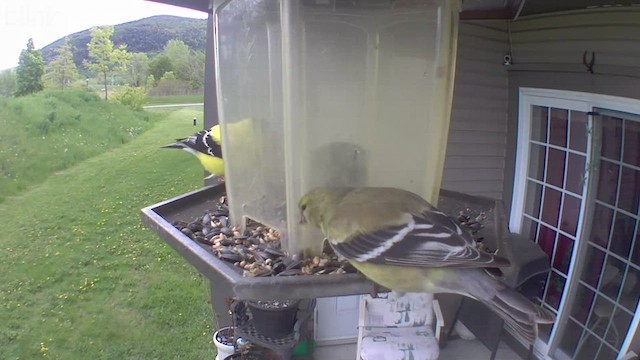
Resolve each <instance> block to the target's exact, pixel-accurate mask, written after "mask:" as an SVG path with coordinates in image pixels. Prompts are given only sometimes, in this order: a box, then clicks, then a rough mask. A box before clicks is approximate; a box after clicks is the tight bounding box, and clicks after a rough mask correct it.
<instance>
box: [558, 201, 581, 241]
mask: <svg viewBox="0 0 640 360" xmlns="http://www.w3.org/2000/svg"><path fill="white" fill-rule="evenodd" d="M579 217H580V199H579V198H577V197H575V196H571V195H568V194H565V195H564V201H563V202H562V220H561V221H560V230H562V231H566V232H567V233H569V234H571V235H574V236H575V235H576V231H577V230H578V218H579Z"/></svg>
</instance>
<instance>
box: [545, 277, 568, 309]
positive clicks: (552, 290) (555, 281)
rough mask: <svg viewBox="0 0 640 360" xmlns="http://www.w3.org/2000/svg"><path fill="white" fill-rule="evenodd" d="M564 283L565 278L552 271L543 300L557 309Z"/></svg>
mask: <svg viewBox="0 0 640 360" xmlns="http://www.w3.org/2000/svg"><path fill="white" fill-rule="evenodd" d="M564 285H565V279H564V278H563V277H562V276H560V275H558V274H556V273H555V272H552V273H551V278H550V279H549V284H548V286H547V293H546V295H545V298H544V301H545V302H546V303H547V304H549V306H551V307H552V308H554V309H556V310H558V306H559V305H560V299H561V298H562V292H563V291H564Z"/></svg>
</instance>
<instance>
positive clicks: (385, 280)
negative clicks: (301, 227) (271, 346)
mask: <svg viewBox="0 0 640 360" xmlns="http://www.w3.org/2000/svg"><path fill="white" fill-rule="evenodd" d="M299 208H300V211H301V215H302V218H301V222H303V223H305V222H308V223H310V224H312V225H315V226H317V227H319V228H320V230H321V231H322V232H323V234H324V235H325V236H326V238H327V240H328V241H329V243H330V245H331V247H332V248H333V250H334V251H335V252H336V253H337V254H338V255H340V256H343V257H345V258H346V259H347V260H349V262H350V263H351V264H352V265H353V266H354V267H355V268H356V269H358V270H359V271H360V272H362V273H363V274H364V275H365V276H366V277H368V278H369V279H370V280H372V281H374V282H375V283H377V284H379V285H381V286H384V287H386V288H389V289H391V290H395V291H398V292H430V293H441V292H442V293H455V294H461V295H465V296H468V297H471V298H473V299H476V300H479V301H481V302H483V303H484V304H486V305H488V306H489V308H491V309H492V310H493V311H495V312H496V313H497V314H498V315H499V316H500V317H502V318H503V319H504V320H505V323H506V324H507V326H509V327H511V328H512V329H514V330H515V331H516V332H517V333H518V334H519V335H520V336H521V337H522V338H523V339H525V340H527V341H529V342H531V343H532V342H533V341H534V340H535V338H536V336H537V324H550V323H553V322H554V315H553V314H552V313H551V312H550V311H548V310H546V309H544V308H542V307H539V306H537V305H534V304H533V303H532V302H530V301H529V300H528V299H527V298H526V297H524V296H523V295H521V294H519V293H518V292H516V291H514V290H513V289H511V288H509V287H507V286H506V285H505V284H503V283H501V282H499V281H497V280H496V279H494V278H493V277H491V276H490V275H489V274H487V272H485V270H483V269H484V268H494V269H495V268H496V267H503V266H509V261H508V260H506V259H504V258H501V257H498V256H495V255H492V254H489V253H486V252H483V251H480V250H478V248H477V247H476V245H475V241H474V240H473V238H472V237H471V235H470V234H468V233H467V232H465V231H463V230H462V229H461V228H460V227H459V226H458V225H457V224H456V223H455V222H453V221H452V220H451V219H450V218H449V217H448V216H447V215H445V214H444V213H442V212H440V211H438V210H437V209H436V208H435V207H433V206H431V205H430V204H429V203H428V202H427V201H425V200H424V199H422V198H421V197H419V196H418V195H416V194H413V193H411V192H408V191H404V190H400V189H395V188H367V187H363V188H316V189H313V190H311V191H309V192H308V193H307V194H305V195H304V196H303V197H302V198H301V199H300V202H299Z"/></svg>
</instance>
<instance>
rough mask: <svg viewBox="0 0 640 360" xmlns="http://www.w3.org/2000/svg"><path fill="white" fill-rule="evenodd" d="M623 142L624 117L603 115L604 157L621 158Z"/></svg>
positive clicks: (601, 150)
mask: <svg viewBox="0 0 640 360" xmlns="http://www.w3.org/2000/svg"><path fill="white" fill-rule="evenodd" d="M621 143H622V119H618V118H613V117H610V116H603V117H602V147H601V149H600V154H601V155H602V156H603V157H606V158H609V159H613V160H619V159H620V144H621Z"/></svg>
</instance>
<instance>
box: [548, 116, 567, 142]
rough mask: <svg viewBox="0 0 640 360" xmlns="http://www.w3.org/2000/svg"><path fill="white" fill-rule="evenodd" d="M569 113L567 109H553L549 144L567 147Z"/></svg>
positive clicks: (550, 120)
mask: <svg viewBox="0 0 640 360" xmlns="http://www.w3.org/2000/svg"><path fill="white" fill-rule="evenodd" d="M568 117H569V112H568V111H567V110H565V109H555V108H552V109H551V116H550V118H549V143H550V144H554V145H558V146H562V147H566V146H567V121H568Z"/></svg>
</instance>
